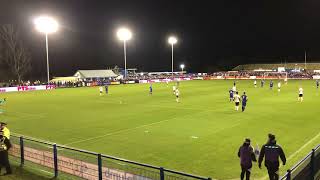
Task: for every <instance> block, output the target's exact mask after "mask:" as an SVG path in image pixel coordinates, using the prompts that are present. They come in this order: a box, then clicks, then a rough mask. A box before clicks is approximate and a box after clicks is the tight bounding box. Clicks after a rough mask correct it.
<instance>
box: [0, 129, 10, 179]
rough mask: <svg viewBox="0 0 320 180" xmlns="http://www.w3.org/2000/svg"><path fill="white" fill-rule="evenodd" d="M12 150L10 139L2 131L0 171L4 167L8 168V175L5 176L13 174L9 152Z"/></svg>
mask: <svg viewBox="0 0 320 180" xmlns="http://www.w3.org/2000/svg"><path fill="white" fill-rule="evenodd" d="M10 148H11V143H10V141H9V139H8V138H7V137H6V136H4V135H3V131H0V171H1V169H2V167H5V168H6V173H4V174H3V175H9V174H12V171H11V167H10V163H9V155H8V150H9V149H10Z"/></svg>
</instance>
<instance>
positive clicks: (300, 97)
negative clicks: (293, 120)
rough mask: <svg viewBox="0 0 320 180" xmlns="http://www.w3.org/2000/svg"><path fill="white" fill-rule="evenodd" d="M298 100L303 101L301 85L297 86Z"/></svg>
mask: <svg viewBox="0 0 320 180" xmlns="http://www.w3.org/2000/svg"><path fill="white" fill-rule="evenodd" d="M298 101H300V102H302V101H303V89H302V87H300V88H299V97H298Z"/></svg>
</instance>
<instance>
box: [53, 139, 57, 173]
mask: <svg viewBox="0 0 320 180" xmlns="http://www.w3.org/2000/svg"><path fill="white" fill-rule="evenodd" d="M53 165H54V177H55V178H57V177H58V151H57V144H55V143H54V144H53Z"/></svg>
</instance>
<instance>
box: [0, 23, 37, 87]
mask: <svg viewBox="0 0 320 180" xmlns="http://www.w3.org/2000/svg"><path fill="white" fill-rule="evenodd" d="M0 39H2V42H3V43H2V44H3V52H2V55H0V58H1V60H2V62H5V63H6V64H7V65H8V66H9V68H10V70H11V72H12V73H13V74H14V75H15V76H16V78H17V80H18V82H21V80H22V78H23V77H24V75H25V74H26V73H27V72H28V71H29V70H30V69H31V64H30V59H31V56H30V54H29V52H28V50H27V49H26V48H25V47H24V46H23V43H22V40H21V39H20V37H19V32H18V30H16V29H15V28H14V27H13V25H2V26H1V27H0Z"/></svg>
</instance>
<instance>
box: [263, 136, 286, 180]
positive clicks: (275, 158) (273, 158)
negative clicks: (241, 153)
mask: <svg viewBox="0 0 320 180" xmlns="http://www.w3.org/2000/svg"><path fill="white" fill-rule="evenodd" d="M268 137H269V139H268V142H267V144H265V145H263V146H262V148H261V152H260V156H259V161H258V162H259V168H260V169H261V163H262V161H263V158H264V157H265V160H264V164H265V166H266V168H267V169H268V174H269V179H270V180H278V179H279V174H278V173H279V172H278V171H279V165H280V164H279V157H280V159H281V161H282V163H283V165H285V164H286V161H287V160H286V156H285V154H284V152H283V150H282V148H281V147H280V146H279V145H277V143H276V137H275V135H273V134H269V135H268Z"/></svg>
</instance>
